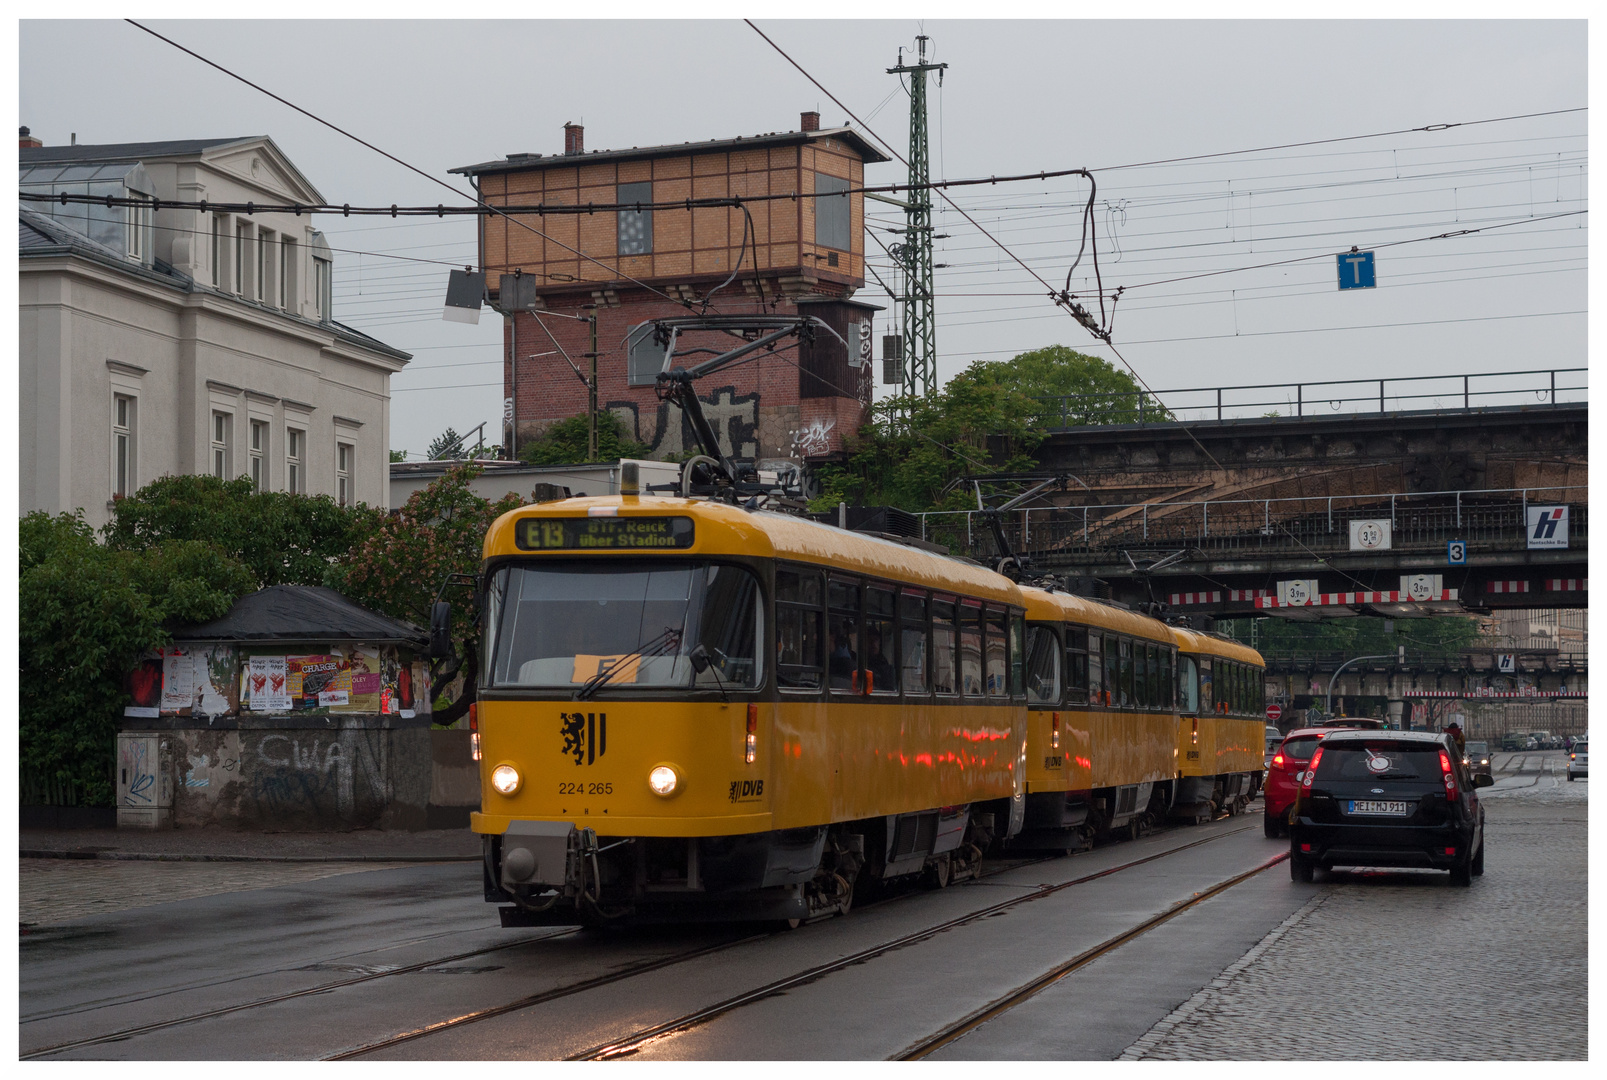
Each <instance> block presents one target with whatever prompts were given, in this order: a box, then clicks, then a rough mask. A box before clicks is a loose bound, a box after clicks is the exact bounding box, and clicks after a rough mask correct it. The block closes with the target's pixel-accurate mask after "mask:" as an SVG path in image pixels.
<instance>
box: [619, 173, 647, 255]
mask: <svg viewBox="0 0 1607 1080" xmlns="http://www.w3.org/2000/svg"><path fill="white" fill-rule="evenodd" d="M619 201H620V202H621V203H650V202H652V201H653V185H652V183H651V182H646V183H640V184H621V185H619ZM619 253H620V254H621V255H651V254H652V253H653V211H651V210H621V211H619Z"/></svg>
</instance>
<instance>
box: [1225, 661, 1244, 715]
mask: <svg viewBox="0 0 1607 1080" xmlns="http://www.w3.org/2000/svg"><path fill="white" fill-rule="evenodd" d="M1232 671H1233V682H1232V684H1231V685H1232V690H1233V692H1232V695H1231V696H1230V697H1229V699H1228V700H1229V701H1230V702H1231V704H1229V706H1228V711H1229V712H1234V713H1242V712H1244V665H1243V664H1234V665H1232Z"/></svg>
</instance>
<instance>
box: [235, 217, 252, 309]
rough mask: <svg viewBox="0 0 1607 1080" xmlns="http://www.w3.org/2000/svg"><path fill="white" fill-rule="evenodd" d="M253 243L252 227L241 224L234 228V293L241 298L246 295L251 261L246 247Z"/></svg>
mask: <svg viewBox="0 0 1607 1080" xmlns="http://www.w3.org/2000/svg"><path fill="white" fill-rule="evenodd" d="M250 242H251V226H249V225H247V224H246V223H245V222H243V221H242V222H240V223H239V224H237V225H236V226H235V227H234V281H232V282H230V284H232V285H233V286H234V291H235V292H236V293H237V294H239V295H240V296H244V295H245V294H246V267H248V266H250V265H251V260H250V258H249V257H248V256H247V254H246V246H247V245H248V244H249V243H250Z"/></svg>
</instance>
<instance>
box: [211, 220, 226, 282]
mask: <svg viewBox="0 0 1607 1080" xmlns="http://www.w3.org/2000/svg"><path fill="white" fill-rule="evenodd" d="M225 227H226V226H225V225H224V218H223V215H222V214H213V215H212V287H213V288H214V289H221V288H223V230H224V228H225Z"/></svg>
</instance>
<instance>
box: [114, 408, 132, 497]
mask: <svg viewBox="0 0 1607 1080" xmlns="http://www.w3.org/2000/svg"><path fill="white" fill-rule="evenodd" d="M134 486H135V482H134V399H133V398H132V397H131V396H129V395H127V394H113V395H112V498H114V499H121V498H124V497H126V496H129V495H132V494H133V493H134Z"/></svg>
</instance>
